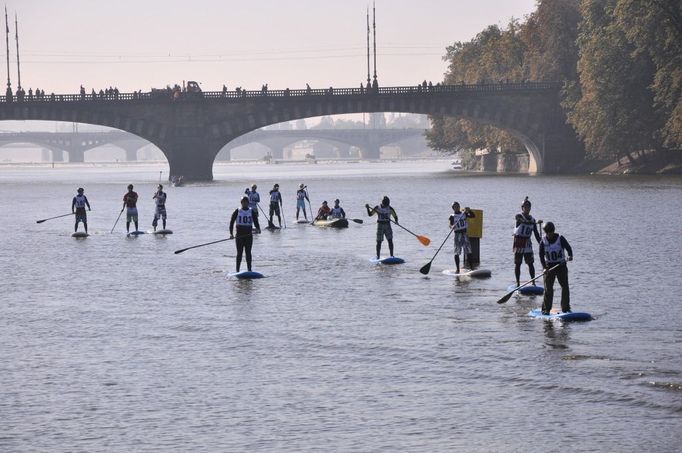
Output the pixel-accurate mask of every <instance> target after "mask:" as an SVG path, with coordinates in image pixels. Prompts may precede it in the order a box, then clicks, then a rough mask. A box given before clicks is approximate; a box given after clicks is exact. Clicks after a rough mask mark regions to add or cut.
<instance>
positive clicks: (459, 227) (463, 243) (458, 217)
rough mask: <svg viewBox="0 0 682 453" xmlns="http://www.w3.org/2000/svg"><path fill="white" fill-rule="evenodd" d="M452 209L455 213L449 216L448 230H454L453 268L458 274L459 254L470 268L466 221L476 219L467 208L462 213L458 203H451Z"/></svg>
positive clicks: (469, 246) (469, 247) (469, 248)
mask: <svg viewBox="0 0 682 453" xmlns="http://www.w3.org/2000/svg"><path fill="white" fill-rule="evenodd" d="M452 209H453V210H454V211H455V212H454V214H451V215H450V217H449V223H450V228H452V229H454V230H455V267H456V268H457V270H456V271H455V272H456V273H458V274H459V254H460V253H464V259H465V260H466V262H467V263H468V264H469V267H470V268H471V243H470V242H469V235H468V234H467V219H472V218H474V217H476V214H474V212H473V211H472V210H471V209H469V208H468V207H465V208H464V212H462V211H461V210H460V205H459V202H458V201H455V202H454V203H452Z"/></svg>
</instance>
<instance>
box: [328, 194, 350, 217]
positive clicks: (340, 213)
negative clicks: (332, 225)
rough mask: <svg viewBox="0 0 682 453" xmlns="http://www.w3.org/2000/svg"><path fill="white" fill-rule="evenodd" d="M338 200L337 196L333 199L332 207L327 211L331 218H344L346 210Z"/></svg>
mask: <svg viewBox="0 0 682 453" xmlns="http://www.w3.org/2000/svg"><path fill="white" fill-rule="evenodd" d="M340 203H341V202H340V201H339V199H338V198H337V199H336V200H334V207H333V208H332V210H331V212H330V213H329V217H330V218H332V219H345V218H346V211H344V210H343V208H342V207H341V205H340Z"/></svg>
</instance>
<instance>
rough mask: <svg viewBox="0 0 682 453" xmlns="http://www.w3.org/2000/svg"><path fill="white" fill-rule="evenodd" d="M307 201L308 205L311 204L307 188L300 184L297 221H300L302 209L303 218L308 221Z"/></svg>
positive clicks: (297, 194) (297, 199)
mask: <svg viewBox="0 0 682 453" xmlns="http://www.w3.org/2000/svg"><path fill="white" fill-rule="evenodd" d="M306 200H308V203H310V198H308V191H307V190H306V186H305V185H304V184H299V186H298V190H297V191H296V220H298V213H299V211H300V210H301V209H303V217H304V218H305V219H306V220H308V215H307V214H306V213H305V201H306Z"/></svg>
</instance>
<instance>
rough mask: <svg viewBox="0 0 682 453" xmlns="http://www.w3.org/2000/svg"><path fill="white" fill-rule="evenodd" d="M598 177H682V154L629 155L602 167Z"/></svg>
mask: <svg viewBox="0 0 682 453" xmlns="http://www.w3.org/2000/svg"><path fill="white" fill-rule="evenodd" d="M595 173H596V174H600V175H627V174H636V175H682V153H679V152H674V151H668V152H661V151H654V150H648V151H642V152H637V153H630V155H629V156H626V157H622V158H620V159H618V160H617V161H616V162H613V163H611V164H609V165H607V166H604V167H602V168H601V169H599V170H598V171H595Z"/></svg>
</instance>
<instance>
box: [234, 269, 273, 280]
mask: <svg viewBox="0 0 682 453" xmlns="http://www.w3.org/2000/svg"><path fill="white" fill-rule="evenodd" d="M227 276H228V277H234V278H238V279H239V280H253V279H255V278H263V277H264V275H263V274H261V273H260V272H254V271H241V272H231V273H229V274H227Z"/></svg>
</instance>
